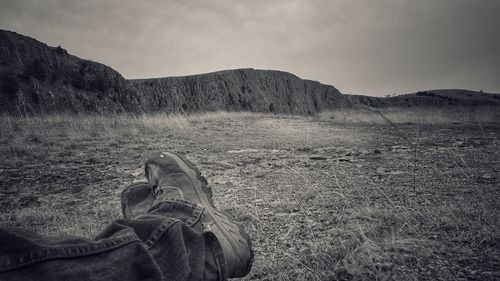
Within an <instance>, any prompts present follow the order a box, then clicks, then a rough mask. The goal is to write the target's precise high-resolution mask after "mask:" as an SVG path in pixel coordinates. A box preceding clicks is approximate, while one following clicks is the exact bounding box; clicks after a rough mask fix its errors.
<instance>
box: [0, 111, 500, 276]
mask: <svg viewBox="0 0 500 281" xmlns="http://www.w3.org/2000/svg"><path fill="white" fill-rule="evenodd" d="M498 112H499V110H498V109H492V108H476V109H466V108H462V109H460V110H457V109H453V110H444V111H443V110H441V111H437V110H429V109H426V110H419V109H412V110H411V111H401V110H396V109H388V110H384V111H382V112H373V111H368V110H362V111H356V112H354V111H342V112H325V113H322V114H320V115H318V116H315V117H302V116H285V115H265V114H255V113H228V112H215V113H203V114H197V115H185V116H172V115H165V114H157V115H144V116H125V115H119V116H106V117H105V116H57V115H56V116H46V117H23V118H13V117H7V116H3V117H0V119H1V125H0V144H1V146H0V223H1V224H2V225H6V226H20V227H25V228H28V229H31V230H35V231H39V232H42V233H54V232H63V233H69V234H76V235H84V236H87V237H92V236H94V235H95V234H96V233H97V232H98V231H99V230H100V229H101V228H102V227H103V226H105V225H106V224H107V223H109V222H110V221H112V220H113V219H114V218H117V217H119V216H120V215H121V214H120V206H119V195H120V193H121V191H122V190H123V188H125V187H126V186H127V185H128V184H130V183H132V182H134V181H137V180H141V179H143V177H144V175H143V172H142V168H143V166H142V165H143V163H144V161H145V160H147V159H148V158H149V157H150V156H152V155H154V154H156V153H159V152H161V151H176V152H180V153H182V154H185V155H186V156H187V158H188V159H190V160H191V161H192V162H194V163H195V164H196V165H197V166H198V167H199V168H200V170H201V171H202V173H203V174H204V175H205V176H206V177H207V178H208V180H209V183H211V186H212V189H213V190H214V199H215V201H216V204H217V206H218V207H219V208H221V209H224V210H227V211H228V212H230V213H232V214H233V215H234V216H235V217H236V218H238V219H239V220H240V221H242V222H243V223H244V224H245V225H246V227H247V229H248V230H249V232H250V234H251V236H252V238H253V244H254V246H255V251H256V257H255V263H254V267H253V269H252V271H251V273H250V274H249V275H248V276H247V277H245V278H244V280H423V279H439V280H461V279H463V280H465V279H476V280H498V279H500V184H499V182H500V180H499V179H500V149H499V136H500V123H499V122H498V121H500V118H499V115H498ZM75 221H78V223H75Z"/></svg>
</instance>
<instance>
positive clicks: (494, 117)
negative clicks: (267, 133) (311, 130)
mask: <svg viewBox="0 0 500 281" xmlns="http://www.w3.org/2000/svg"><path fill="white" fill-rule="evenodd" d="M319 119H320V120H330V121H333V122H339V123H365V124H386V123H387V122H392V123H395V124H406V123H413V124H478V123H480V124H484V123H492V122H498V120H500V108H499V107H498V106H496V107H495V106H477V107H465V106H463V107H462V106H454V107H435V108H433V107H415V108H403V109H402V108H398V107H394V108H381V109H376V108H368V107H367V108H359V109H344V110H334V111H325V112H322V113H320V114H319Z"/></svg>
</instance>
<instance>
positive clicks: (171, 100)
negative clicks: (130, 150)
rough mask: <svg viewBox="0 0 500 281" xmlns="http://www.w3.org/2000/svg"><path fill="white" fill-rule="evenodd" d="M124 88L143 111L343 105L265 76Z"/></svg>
mask: <svg viewBox="0 0 500 281" xmlns="http://www.w3.org/2000/svg"><path fill="white" fill-rule="evenodd" d="M130 86H131V87H132V88H133V89H134V91H135V92H137V93H139V95H140V96H141V97H143V100H144V101H146V102H147V103H148V108H152V109H155V110H158V109H164V110H167V111H169V112H180V111H200V110H219V109H224V110H247V111H258V112H279V113H298V114H313V113H315V112H318V111H320V110H323V109H327V108H334V107H341V106H344V105H345V104H346V102H347V99H346V97H345V96H344V95H342V94H341V93H340V92H339V91H338V90H337V89H335V88H334V87H333V86H329V85H323V84H321V83H319V82H316V81H310V80H303V79H300V78H299V77H297V76H295V75H293V74H290V73H286V72H281V71H271V70H255V69H237V70H226V71H219V72H214V73H207V74H200V75H192V76H185V77H167V78H159V79H144V80H132V81H130Z"/></svg>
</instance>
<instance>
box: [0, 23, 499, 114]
mask: <svg viewBox="0 0 500 281" xmlns="http://www.w3.org/2000/svg"><path fill="white" fill-rule="evenodd" d="M482 104H496V105H499V104H500V98H499V95H494V94H485V93H474V92H469V91H464V90H438V91H431V92H419V93H415V94H410V95H403V96H397V97H390V98H377V97H366V96H347V95H343V94H341V93H340V92H339V91H338V90H337V89H336V88H335V87H333V86H330V85H324V84H321V83H319V82H316V81H311V80H304V79H300V78H299V77H297V76H295V75H293V74H291V73H287V72H282V71H273V70H255V69H250V68H249V69H237V70H225V71H219V72H213V73H207V74H200V75H192V76H184V77H166V78H156V79H141V80H126V79H124V78H123V77H122V76H121V75H120V73H118V72H117V71H115V70H113V69H112V68H110V67H108V66H106V65H103V64H100V63H97V62H93V61H89V60H83V59H80V58H78V57H75V56H73V55H70V54H68V52H67V51H66V50H64V49H63V48H61V47H50V46H47V45H46V44H44V43H41V42H39V41H37V40H35V39H33V38H29V37H26V36H23V35H20V34H17V33H15V32H10V31H4V30H0V113H7V114H19V115H23V114H39V113H42V114H44V113H61V112H67V113H89V112H91V113H101V114H108V113H119V112H134V113H143V112H144V113H149V112H191V111H211V110H232V111H233V110H234V111H239V110H245V111H256V112H272V113H293V114H314V113H316V112H318V111H321V110H325V109H335V108H345V107H357V106H360V105H361V106H371V107H387V106H402V107H411V106H448V105H482Z"/></svg>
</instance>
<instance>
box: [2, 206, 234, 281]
mask: <svg viewBox="0 0 500 281" xmlns="http://www.w3.org/2000/svg"><path fill="white" fill-rule="evenodd" d="M202 213H203V207H202V206H199V205H195V204H192V203H190V202H187V201H183V200H165V201H161V202H159V203H157V204H155V205H154V206H153V207H152V208H151V210H149V212H148V213H147V214H145V215H142V216H140V217H138V218H137V219H134V220H125V219H119V220H116V221H114V222H112V223H111V224H110V225H108V226H107V227H106V228H105V229H104V230H103V231H102V232H101V233H100V234H99V235H97V237H96V238H95V239H94V240H90V239H85V238H81V237H74V236H66V235H64V236H41V235H38V234H36V233H33V232H29V231H25V230H21V229H13V228H1V227H0V280H2V281H3V280H23V281H24V280H42V281H43V280H51V281H52V280H54V281H55V280H64V281H66V280H120V281H126V280H141V281H143V280H176V281H177V280H223V279H224V278H222V277H221V276H224V274H225V270H226V269H225V266H226V265H225V261H224V258H223V256H222V251H221V249H220V245H219V244H218V242H217V239H216V238H215V237H214V236H213V235H212V234H211V233H210V232H207V231H204V229H203V226H202V224H201V222H200V217H201V215H202Z"/></svg>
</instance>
